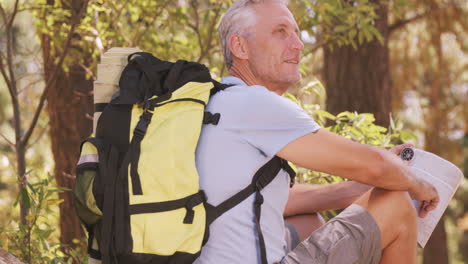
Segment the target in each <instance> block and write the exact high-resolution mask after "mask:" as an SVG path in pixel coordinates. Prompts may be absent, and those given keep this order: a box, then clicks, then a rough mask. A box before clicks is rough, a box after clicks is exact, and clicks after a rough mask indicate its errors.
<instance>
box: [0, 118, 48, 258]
mask: <svg viewBox="0 0 468 264" xmlns="http://www.w3.org/2000/svg"><path fill="white" fill-rule="evenodd" d="M49 124H50V122H49V123H48V124H47V125H46V126H44V127H43V128H42V131H40V132H39V135H38V136H37V138H36V139H35V140H34V141H33V142H32V143H31V144H28V145H27V148H30V147H32V146H34V145H35V144H36V143H37V142H39V140H40V139H41V138H42V137H43V136H44V135H45V132H47V131H48V130H47V128H48V127H49ZM0 264H1V263H0Z"/></svg>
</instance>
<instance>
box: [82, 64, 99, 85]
mask: <svg viewBox="0 0 468 264" xmlns="http://www.w3.org/2000/svg"><path fill="white" fill-rule="evenodd" d="M78 66H80V67H81V68H82V69H83V70H84V71H85V72H86V73H87V74H89V76H91V77H92V78H93V81H96V80H97V77H96V76H95V75H94V73H93V71H92V70H91V69H89V68H88V67H86V65H84V64H83V63H81V62H80V63H78Z"/></svg>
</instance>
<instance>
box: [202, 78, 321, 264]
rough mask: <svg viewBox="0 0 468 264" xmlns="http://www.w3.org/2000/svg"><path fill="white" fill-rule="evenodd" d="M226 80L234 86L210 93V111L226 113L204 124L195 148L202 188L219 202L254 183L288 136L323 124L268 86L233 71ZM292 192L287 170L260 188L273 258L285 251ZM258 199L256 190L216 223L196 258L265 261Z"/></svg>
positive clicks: (213, 262)
mask: <svg viewBox="0 0 468 264" xmlns="http://www.w3.org/2000/svg"><path fill="white" fill-rule="evenodd" d="M222 82H223V83H226V84H234V85H235V86H231V87H229V88H227V89H225V90H223V91H220V92H218V93H217V94H216V95H214V96H213V97H212V98H211V99H210V101H209V103H208V105H207V111H209V112H211V113H213V114H214V113H220V114H221V118H220V120H219V123H218V125H212V124H208V125H204V126H203V129H202V134H201V137H200V141H199V143H198V147H197V153H196V157H197V160H196V162H197V168H198V172H199V175H200V188H201V189H202V190H204V191H205V193H206V195H207V197H208V203H210V204H212V205H214V206H216V205H218V204H220V203H221V202H223V201H225V200H226V199H228V198H230V197H231V196H232V195H234V194H236V193H237V192H239V191H240V190H242V189H243V188H245V187H246V186H247V185H249V184H250V182H251V181H252V177H253V175H254V174H255V172H256V171H257V170H258V169H259V168H260V167H261V166H263V165H264V164H265V163H266V162H267V161H269V160H270V159H271V158H272V157H273V156H274V155H276V153H277V152H278V151H279V150H281V149H282V148H283V147H284V146H285V145H287V144H288V143H289V142H291V141H293V140H295V139H297V138H299V137H301V136H303V135H306V134H308V133H312V132H315V131H316V130H317V129H319V128H320V127H319V126H318V125H317V124H316V123H315V122H314V120H313V119H312V118H311V117H310V116H309V115H308V114H307V113H306V112H305V111H304V110H303V109H301V108H300V107H299V106H298V105H296V104H295V103H293V102H292V101H290V100H288V99H286V98H284V97H281V96H279V95H277V94H275V93H273V92H270V91H269V90H268V89H267V88H265V87H263V86H258V85H254V86H247V85H246V84H245V83H244V82H243V81H242V80H240V79H238V78H236V77H232V76H230V77H225V78H223V79H222ZM288 192H289V176H288V174H287V173H286V172H285V171H284V170H281V171H280V172H279V173H278V175H277V176H276V178H275V179H274V180H273V181H272V182H271V183H270V184H269V185H268V186H266V187H265V188H264V189H263V190H262V192H261V193H262V195H263V197H264V203H263V204H262V209H261V210H262V211H261V218H260V224H261V228H262V232H263V235H264V238H265V246H266V251H267V257H268V262H269V263H273V262H278V261H280V260H281V259H282V258H283V257H284V255H285V253H286V252H285V248H286V243H285V239H284V220H283V211H284V208H285V206H286V202H287V199H288ZM253 202H254V195H251V196H250V197H249V198H247V199H246V200H245V201H244V202H242V203H240V204H239V205H237V206H236V207H234V208H233V209H231V210H229V211H227V212H226V213H225V214H223V215H222V216H220V217H219V218H218V219H216V220H215V221H214V222H213V223H212V224H211V226H210V237H209V240H208V242H207V244H206V245H205V246H204V247H203V249H202V253H201V256H200V257H199V258H198V259H197V261H195V263H196V264H219V263H249V264H250V263H260V250H259V248H258V242H257V239H258V238H257V232H256V230H255V214H254V209H253Z"/></svg>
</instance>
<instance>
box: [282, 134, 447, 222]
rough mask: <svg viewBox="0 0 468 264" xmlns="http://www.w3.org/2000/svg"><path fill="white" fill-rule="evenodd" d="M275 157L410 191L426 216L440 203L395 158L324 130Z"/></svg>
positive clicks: (429, 186) (427, 185)
mask: <svg viewBox="0 0 468 264" xmlns="http://www.w3.org/2000/svg"><path fill="white" fill-rule="evenodd" d="M277 155H278V156H279V157H281V158H284V159H286V160H289V161H291V162H293V163H295V164H297V165H299V166H302V167H304V168H308V169H312V170H316V171H322V172H326V173H329V174H332V175H338V176H341V177H344V178H348V179H350V180H354V181H357V182H360V183H364V184H368V185H372V186H376V187H380V188H384V189H388V190H396V191H409V193H410V194H411V195H412V197H413V199H416V200H420V201H425V203H424V204H425V207H424V209H425V210H424V212H425V213H427V212H428V211H430V210H432V209H434V208H435V207H436V205H437V203H438V201H439V198H438V194H437V191H436V190H435V188H434V187H433V186H432V184H430V183H428V182H427V181H425V180H424V179H420V178H417V177H416V176H415V175H414V174H413V173H412V172H411V170H410V168H409V166H407V165H406V164H405V163H404V162H403V161H402V160H401V159H399V158H398V157H397V156H396V155H394V154H392V153H390V152H389V151H386V150H383V149H379V148H375V147H371V146H367V145H363V144H359V143H356V142H353V141H351V140H348V139H346V138H344V137H341V136H339V135H336V134H334V133H331V132H329V131H327V130H325V129H320V130H318V131H317V132H316V133H309V134H307V135H305V136H302V137H300V138H298V139H296V140H294V141H292V142H290V143H289V144H288V145H286V146H285V147H283V148H282V149H281V150H280V151H279V152H278V153H277ZM425 213H423V214H424V215H425Z"/></svg>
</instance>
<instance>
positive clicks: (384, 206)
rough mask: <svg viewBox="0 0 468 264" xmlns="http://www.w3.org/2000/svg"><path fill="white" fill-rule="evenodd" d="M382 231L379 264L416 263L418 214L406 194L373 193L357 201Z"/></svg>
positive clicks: (379, 190)
mask: <svg viewBox="0 0 468 264" xmlns="http://www.w3.org/2000/svg"><path fill="white" fill-rule="evenodd" d="M355 204H358V205H360V206H362V207H364V208H366V209H367V211H368V212H369V213H370V214H371V215H372V216H373V218H374V219H375V221H376V222H377V225H378V226H379V228H380V231H381V238H382V249H383V252H382V259H381V261H380V263H416V247H417V245H416V235H417V226H416V224H417V222H416V217H417V213H416V210H415V208H414V207H413V203H412V202H411V198H410V197H409V195H408V193H407V192H397V191H387V190H383V189H379V188H374V189H371V190H370V191H368V192H366V193H365V194H364V195H363V196H361V197H360V198H359V199H358V200H356V202H355Z"/></svg>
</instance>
